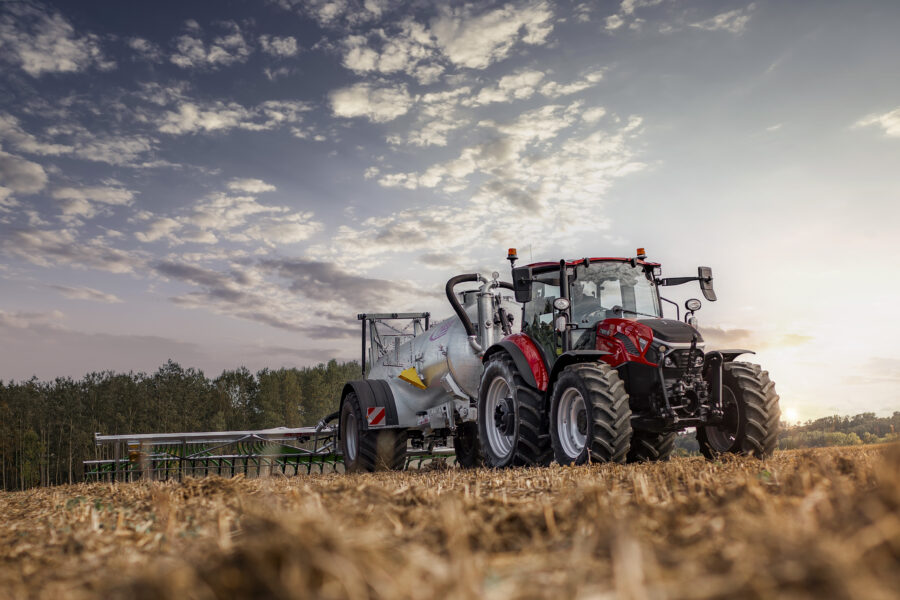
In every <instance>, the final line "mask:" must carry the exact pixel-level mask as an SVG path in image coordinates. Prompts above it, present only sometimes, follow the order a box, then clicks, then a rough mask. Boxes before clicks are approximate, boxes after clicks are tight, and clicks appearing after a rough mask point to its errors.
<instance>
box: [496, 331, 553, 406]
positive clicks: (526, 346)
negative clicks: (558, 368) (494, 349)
mask: <svg viewBox="0 0 900 600" xmlns="http://www.w3.org/2000/svg"><path fill="white" fill-rule="evenodd" d="M503 341H504V342H512V343H513V344H515V345H516V347H518V348H519V350H521V351H522V354H523V355H524V356H525V360H527V361H528V366H529V367H531V372H532V373H533V374H534V381H535V382H536V383H537V386H538V389H539V390H541V391H542V392H546V391H547V386H548V385H550V373H548V372H547V365H545V364H544V357H543V356H541V351H540V350H538V347H537V346H536V345H535V343H534V341H533V340H532V339H531V338H530V337H528V336H527V335H525V334H524V333H514V334H512V335H509V336H506V337H505V338H503Z"/></svg>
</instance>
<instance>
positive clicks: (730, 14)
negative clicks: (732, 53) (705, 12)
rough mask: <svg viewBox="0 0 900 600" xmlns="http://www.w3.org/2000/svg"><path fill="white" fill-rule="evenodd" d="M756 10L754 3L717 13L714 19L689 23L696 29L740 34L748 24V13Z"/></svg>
mask: <svg viewBox="0 0 900 600" xmlns="http://www.w3.org/2000/svg"><path fill="white" fill-rule="evenodd" d="M754 8H756V5H755V4H754V3H751V4H749V5H748V6H747V7H746V8H738V9H735V10H729V11H727V12H723V13H719V14H717V15H715V16H714V17H710V18H709V19H705V20H703V21H698V22H696V23H691V24H690V25H691V27H696V28H697V29H705V30H706V31H728V32H730V33H741V32H743V31H744V29H745V28H746V27H747V23H748V22H750V13H751V12H752V11H753V9H754Z"/></svg>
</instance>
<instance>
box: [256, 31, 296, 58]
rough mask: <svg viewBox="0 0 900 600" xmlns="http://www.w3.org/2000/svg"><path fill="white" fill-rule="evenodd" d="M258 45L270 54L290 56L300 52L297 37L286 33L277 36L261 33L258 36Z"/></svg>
mask: <svg viewBox="0 0 900 600" xmlns="http://www.w3.org/2000/svg"><path fill="white" fill-rule="evenodd" d="M259 45H260V46H261V47H262V49H263V52H265V53H266V54H271V55H272V56H282V57H290V56H296V55H297V53H298V52H300V47H299V46H297V38H295V37H293V36H290V35H287V36H284V37H279V36H277V35H265V34H264V35H261V36H259Z"/></svg>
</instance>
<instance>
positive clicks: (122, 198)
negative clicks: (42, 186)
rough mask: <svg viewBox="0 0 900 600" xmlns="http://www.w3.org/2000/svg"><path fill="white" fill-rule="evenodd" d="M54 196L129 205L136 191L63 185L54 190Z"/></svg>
mask: <svg viewBox="0 0 900 600" xmlns="http://www.w3.org/2000/svg"><path fill="white" fill-rule="evenodd" d="M53 197H54V198H56V199H58V200H59V199H64V200H89V201H91V202H100V203H102V204H111V205H116V206H127V205H129V204H131V203H132V202H133V200H134V192H132V191H131V190H127V189H125V188H120V187H109V186H88V187H80V188H75V187H63V188H57V189H55V190H53Z"/></svg>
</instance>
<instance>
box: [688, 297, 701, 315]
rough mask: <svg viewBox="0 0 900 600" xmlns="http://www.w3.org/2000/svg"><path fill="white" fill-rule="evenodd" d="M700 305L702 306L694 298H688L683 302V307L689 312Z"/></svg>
mask: <svg viewBox="0 0 900 600" xmlns="http://www.w3.org/2000/svg"><path fill="white" fill-rule="evenodd" d="M701 306H702V304H700V301H699V300H697V299H696V298H691V299H690V300H688V301H687V302H685V303H684V307H685V308H686V309H688V310H689V311H691V312H694V311H695V310H700V307H701Z"/></svg>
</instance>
